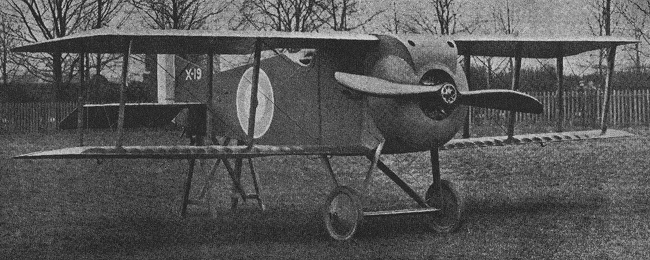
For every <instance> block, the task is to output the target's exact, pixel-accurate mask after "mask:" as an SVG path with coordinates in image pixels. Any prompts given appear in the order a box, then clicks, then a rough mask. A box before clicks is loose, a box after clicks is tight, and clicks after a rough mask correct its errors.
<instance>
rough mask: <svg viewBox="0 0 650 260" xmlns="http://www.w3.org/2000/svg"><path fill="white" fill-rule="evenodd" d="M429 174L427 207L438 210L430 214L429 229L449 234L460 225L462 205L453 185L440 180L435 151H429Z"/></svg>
mask: <svg viewBox="0 0 650 260" xmlns="http://www.w3.org/2000/svg"><path fill="white" fill-rule="evenodd" d="M431 173H432V177H433V181H432V183H431V186H429V189H427V192H426V194H425V200H426V203H427V205H428V206H429V207H432V208H437V209H440V211H437V212H433V213H431V215H430V216H431V222H429V226H430V227H431V229H433V230H435V231H436V232H439V233H451V232H454V231H456V230H458V228H460V226H461V224H462V220H463V219H462V216H463V208H464V203H463V199H462V197H461V196H460V195H459V194H458V192H457V191H456V189H455V188H454V185H453V184H452V183H451V182H450V181H448V180H441V179H440V157H439V152H438V150H437V149H435V150H431Z"/></svg>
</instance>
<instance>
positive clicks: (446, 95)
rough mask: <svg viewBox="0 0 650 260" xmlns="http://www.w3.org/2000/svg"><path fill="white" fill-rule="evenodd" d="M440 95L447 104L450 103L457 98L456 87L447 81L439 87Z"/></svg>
mask: <svg viewBox="0 0 650 260" xmlns="http://www.w3.org/2000/svg"><path fill="white" fill-rule="evenodd" d="M440 97H441V98H442V101H444V102H445V103H446V104H447V105H451V104H453V103H454V102H456V99H457V98H458V89H456V86H454V85H453V84H450V83H447V84H444V85H443V86H442V88H440Z"/></svg>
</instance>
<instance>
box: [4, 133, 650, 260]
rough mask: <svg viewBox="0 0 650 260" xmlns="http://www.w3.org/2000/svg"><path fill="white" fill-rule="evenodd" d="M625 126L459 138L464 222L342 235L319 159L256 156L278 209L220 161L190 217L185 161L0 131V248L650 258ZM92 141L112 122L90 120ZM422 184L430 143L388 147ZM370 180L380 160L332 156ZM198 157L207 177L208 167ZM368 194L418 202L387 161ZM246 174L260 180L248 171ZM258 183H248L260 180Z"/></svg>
mask: <svg viewBox="0 0 650 260" xmlns="http://www.w3.org/2000/svg"><path fill="white" fill-rule="evenodd" d="M626 130H628V131H630V132H633V133H635V134H637V136H636V137H633V138H626V139H610V140H598V141H596V140H593V141H576V142H564V143H553V144H548V145H546V146H545V147H540V146H538V145H524V146H509V147H493V148H481V149H461V150H450V151H442V152H441V154H440V157H441V158H440V159H441V167H442V173H443V178H445V179H448V180H451V181H452V182H454V183H455V184H456V185H457V186H458V187H460V190H461V192H462V193H463V195H464V198H465V201H466V211H465V213H466V220H465V223H464V225H463V227H462V228H461V229H460V231H458V232H456V233H452V234H447V235H443V234H437V233H434V232H431V231H429V230H428V228H427V226H426V217H423V216H419V217H390V218H379V219H371V220H367V221H364V223H363V225H362V227H361V229H360V230H359V232H358V233H357V235H356V236H355V237H354V238H353V239H352V240H351V241H346V242H336V241H331V240H330V239H329V237H328V236H327V235H326V233H325V231H324V228H323V226H322V221H321V219H320V208H321V206H322V204H323V203H324V200H325V197H326V196H327V194H328V193H329V191H330V190H331V189H332V184H331V182H330V180H329V178H328V175H327V174H325V172H324V171H323V167H321V165H320V163H319V160H318V159H317V158H312V157H270V158H261V159H256V160H255V165H256V167H257V168H256V170H257V171H259V172H260V174H261V180H260V182H261V183H262V185H263V187H262V188H263V191H262V195H263V198H264V201H265V203H266V204H267V211H265V212H260V211H259V210H258V209H257V208H256V203H254V202H250V201H249V202H247V203H244V204H242V205H241V206H240V207H239V209H237V210H234V211H232V210H230V197H229V192H230V185H229V179H228V177H227V175H226V174H225V170H224V169H223V168H220V169H219V171H218V175H217V181H216V184H217V185H216V186H215V187H214V188H213V189H211V190H210V192H209V193H208V199H207V200H206V203H205V205H203V206H191V207H190V208H189V216H188V217H187V218H185V219H182V218H180V217H179V214H178V213H179V209H180V202H181V197H182V186H183V183H184V180H185V173H186V170H187V165H188V163H187V161H182V160H106V161H102V162H99V163H98V162H97V161H95V160H14V159H11V157H12V156H14V155H18V154H22V153H27V152H33V151H39V150H46V149H53V148H61V147H66V146H71V145H74V144H75V143H76V136H75V135H74V132H55V133H49V134H45V133H31V134H13V135H0V142H1V143H2V144H3V145H2V147H3V149H1V150H0V198H1V199H0V258H1V259H30V258H61V259H79V258H82V259H83V258H93V259H94V258H103V259H105V258H118V259H165V258H168V259H194V258H206V259H231V258H235V259H265V258H273V259H323V258H325V259H329V258H331V259H345V258H364V259H367V258H373V259H374V258H398V259H422V258H425V259H440V258H453V259H458V258H466V259H485V258H491V259H505V258H526V259H528V258H542V259H549V258H551V259H553V258H556V259H576V258H578V259H579V258H582V259H613V258H614V259H615V258H619V259H649V258H650V221H649V220H650V160H648V159H649V158H650V148H649V147H650V129H648V128H647V127H644V128H631V129H626ZM179 134H180V132H175V131H145V130H132V131H130V132H129V134H128V140H129V141H128V142H127V143H131V144H133V143H138V144H150V145H154V144H170V143H178V144H182V143H185V142H186V141H185V140H183V139H181V138H179V137H178V135H179ZM87 138H88V139H87V142H88V143H89V144H100V143H101V144H111V143H112V141H111V140H112V139H113V138H114V133H113V132H110V131H98V132H92V133H90V134H89V136H87ZM383 159H384V160H385V162H386V164H387V165H388V166H390V167H391V168H393V169H394V170H395V171H396V172H397V173H399V174H400V176H401V177H403V178H404V179H405V180H406V181H407V182H408V183H410V184H412V185H413V186H414V187H415V188H416V190H417V191H418V192H420V193H424V191H425V190H426V187H428V185H429V183H430V173H429V172H430V165H429V158H428V153H418V154H408V155H399V156H384V157H383ZM333 163H334V169H335V171H336V172H337V173H338V176H339V178H340V180H341V181H343V182H344V183H347V184H349V185H351V186H355V187H358V186H359V185H360V183H361V179H362V177H363V176H362V175H363V174H361V173H362V172H364V171H365V170H366V167H367V165H368V163H367V162H366V161H365V160H363V159H362V158H342V157H335V158H334V159H333ZM206 168H207V167H199V168H198V172H197V176H196V181H195V186H196V187H195V189H193V190H192V193H193V194H192V195H193V196H197V194H198V193H199V190H200V189H199V186H200V184H202V180H204V179H205V174H206V172H207V170H206ZM376 173H377V174H376V175H375V178H374V183H373V185H372V186H371V190H370V192H369V196H367V197H366V198H365V200H364V201H365V202H364V205H366V206H367V208H376V209H388V208H404V207H411V206H413V204H414V203H413V202H412V201H411V200H410V199H409V198H408V197H406V196H405V195H404V194H403V192H402V191H401V190H399V189H398V188H397V187H396V186H395V185H393V184H392V182H390V180H388V178H386V177H384V176H383V175H381V174H380V173H379V172H378V171H376ZM245 182H246V184H247V186H248V187H251V186H250V178H249V176H246V178H245ZM249 190H250V188H249Z"/></svg>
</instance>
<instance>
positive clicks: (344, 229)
mask: <svg viewBox="0 0 650 260" xmlns="http://www.w3.org/2000/svg"><path fill="white" fill-rule="evenodd" d="M378 158H379V154H375V156H374V157H372V156H368V159H370V160H371V162H372V164H371V167H370V170H369V171H368V174H367V175H366V180H365V181H364V190H363V192H367V191H368V186H369V182H370V179H371V171H372V170H373V169H374V167H375V166H376V167H377V168H378V169H379V170H381V171H382V172H383V173H384V174H385V175H386V176H388V178H390V179H391V180H392V181H393V182H395V184H397V186H399V187H400V188H401V189H402V190H404V192H406V194H407V195H408V196H409V197H411V198H412V199H413V200H414V201H415V202H416V203H417V204H418V206H419V208H416V209H404V210H388V211H374V212H364V211H363V210H362V198H361V194H359V192H357V191H356V190H354V189H352V188H350V187H347V186H341V185H339V183H338V181H337V180H336V175H335V174H334V171H333V170H332V166H331V164H330V161H329V159H328V158H327V157H326V156H323V157H322V159H323V162H324V164H325V166H326V168H327V170H328V171H329V173H330V175H331V178H332V181H333V182H334V185H335V188H334V190H333V191H332V192H331V193H330V195H329V196H328V197H327V201H326V203H325V210H324V211H323V220H324V222H325V229H326V230H327V233H328V234H329V235H330V237H332V238H333V239H336V240H348V239H350V238H352V236H353V235H354V233H355V232H356V231H357V229H358V227H359V225H360V222H361V221H362V219H363V218H367V217H378V216H396V215H415V214H420V215H426V216H427V219H428V221H429V222H428V223H427V224H428V225H429V226H430V227H431V229H433V230H435V231H436V232H439V233H450V232H453V231H456V230H458V228H460V226H461V224H462V213H463V212H462V211H463V206H464V205H463V200H462V197H461V196H460V194H459V193H458V192H457V191H456V189H455V188H454V186H453V185H452V183H451V182H449V181H447V180H441V179H440V161H439V154H438V150H437V149H435V150H432V151H431V166H432V167H431V168H432V177H433V180H432V184H431V185H430V186H429V189H428V190H427V192H426V193H425V196H424V198H422V197H421V196H420V195H419V194H418V193H417V192H415V191H414V190H413V189H412V188H411V187H410V186H409V185H408V184H407V183H406V182H404V181H403V180H402V179H401V178H400V177H399V176H398V175H397V174H396V173H395V172H393V171H392V170H391V169H390V168H388V166H386V164H384V163H383V162H382V161H381V160H379V159H378Z"/></svg>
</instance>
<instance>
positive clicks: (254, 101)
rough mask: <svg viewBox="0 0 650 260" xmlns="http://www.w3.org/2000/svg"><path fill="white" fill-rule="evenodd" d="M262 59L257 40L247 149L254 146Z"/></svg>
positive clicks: (260, 44)
mask: <svg viewBox="0 0 650 260" xmlns="http://www.w3.org/2000/svg"><path fill="white" fill-rule="evenodd" d="M261 57H262V41H261V40H260V39H259V38H258V39H256V40H255V63H254V64H253V82H252V85H251V103H250V110H249V111H250V112H249V113H250V114H249V116H248V148H249V149H250V148H252V147H253V145H254V144H255V116H256V115H255V114H256V112H257V105H258V100H257V88H258V83H259V78H260V60H261Z"/></svg>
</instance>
